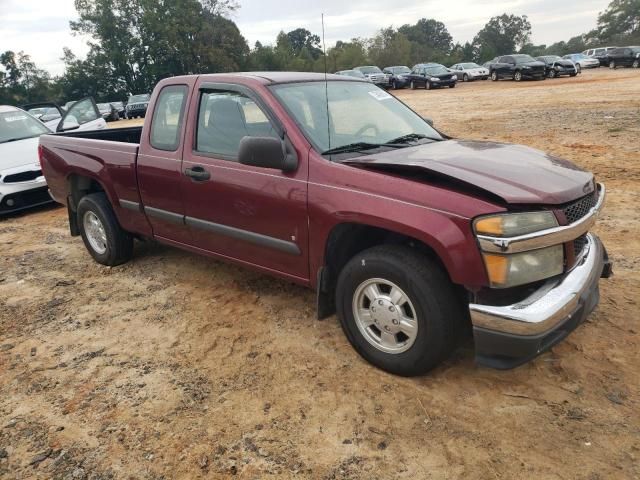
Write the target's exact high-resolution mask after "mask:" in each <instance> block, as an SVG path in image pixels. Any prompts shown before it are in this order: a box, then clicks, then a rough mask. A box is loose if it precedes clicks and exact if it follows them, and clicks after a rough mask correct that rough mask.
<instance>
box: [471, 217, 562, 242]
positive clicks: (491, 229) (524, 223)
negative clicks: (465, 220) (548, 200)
mask: <svg viewBox="0 0 640 480" xmlns="http://www.w3.org/2000/svg"><path fill="white" fill-rule="evenodd" d="M557 226H558V221H557V220H556V217H555V215H554V214H553V212H549V211H544V212H527V213H505V214H500V215H491V216H488V217H480V218H478V219H477V220H476V221H475V222H474V228H475V230H476V233H479V234H480V235H490V236H492V237H516V236H518V235H525V234H527V233H533V232H537V231H540V230H546V229H547V228H553V227H557Z"/></svg>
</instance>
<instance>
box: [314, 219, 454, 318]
mask: <svg viewBox="0 0 640 480" xmlns="http://www.w3.org/2000/svg"><path fill="white" fill-rule="evenodd" d="M385 222H386V225H385V224H384V223H382V222H380V223H378V222H376V221H371V222H367V223H363V222H343V223H338V224H336V225H334V226H333V227H332V228H331V230H330V231H329V233H328V235H327V237H326V241H325V242H324V252H323V260H322V264H321V266H320V267H319V268H318V270H317V273H316V292H317V313H318V318H326V317H328V316H329V315H332V314H333V313H335V308H336V306H335V288H336V284H337V279H338V276H339V275H340V272H341V271H342V268H344V266H345V265H346V264H347V262H348V261H349V260H350V259H351V258H353V257H354V256H355V255H357V254H358V253H360V252H362V251H364V250H366V249H368V248H371V247H375V246H378V245H404V246H409V247H411V248H413V249H415V250H416V251H418V252H420V253H421V254H423V255H425V256H426V257H428V258H430V259H431V260H432V261H434V262H435V263H436V264H437V265H438V266H440V267H441V268H442V270H443V272H445V274H446V275H447V276H448V277H449V279H450V280H451V281H452V282H453V283H455V277H456V271H457V268H458V267H457V266H456V265H455V264H454V263H455V262H453V261H452V259H451V258H450V255H449V251H448V249H447V247H446V246H445V245H444V244H443V243H442V242H441V241H439V239H438V238H436V237H434V236H432V235H430V234H429V233H426V232H424V231H417V230H414V229H413V228H411V227H407V226H398V227H397V228H393V227H390V226H389V225H388V223H389V221H388V220H385ZM460 288H461V289H462V287H460Z"/></svg>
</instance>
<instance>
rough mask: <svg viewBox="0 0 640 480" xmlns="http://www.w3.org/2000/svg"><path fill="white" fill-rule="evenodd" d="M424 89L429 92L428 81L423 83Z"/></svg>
mask: <svg viewBox="0 0 640 480" xmlns="http://www.w3.org/2000/svg"><path fill="white" fill-rule="evenodd" d="M424 88H425V90H431V82H430V81H429V80H427V81H426V82H424Z"/></svg>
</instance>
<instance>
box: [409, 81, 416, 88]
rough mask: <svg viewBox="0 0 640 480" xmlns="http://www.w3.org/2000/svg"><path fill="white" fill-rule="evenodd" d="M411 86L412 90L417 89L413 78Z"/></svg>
mask: <svg viewBox="0 0 640 480" xmlns="http://www.w3.org/2000/svg"><path fill="white" fill-rule="evenodd" d="M410 86H411V90H415V89H416V83H415V82H414V81H413V80H411V85H410Z"/></svg>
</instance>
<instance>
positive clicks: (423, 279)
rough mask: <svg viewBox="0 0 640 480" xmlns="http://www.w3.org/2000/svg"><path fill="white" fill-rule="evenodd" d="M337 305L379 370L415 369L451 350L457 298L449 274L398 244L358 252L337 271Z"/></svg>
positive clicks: (353, 340)
mask: <svg viewBox="0 0 640 480" xmlns="http://www.w3.org/2000/svg"><path fill="white" fill-rule="evenodd" d="M336 305H337V306H338V317H339V319H340V323H341V324H342V328H343V330H344V332H345V334H346V336H347V338H348V339H349V341H350V342H351V344H352V345H353V347H354V348H355V349H356V351H357V352H358V353H359V354H360V355H361V356H362V357H363V358H364V359H366V360H367V361H369V362H371V363H372V364H374V365H376V366H377V367H379V368H382V369H383V370H386V371H388V372H391V373H395V374H398V375H404V376H412V375H419V374H422V373H425V372H427V371H428V370H430V369H432V368H434V367H435V366H437V365H438V364H439V363H440V362H442V361H443V360H444V359H445V358H446V357H447V356H448V355H449V354H450V353H451V351H452V350H453V348H454V345H455V338H456V336H455V328H454V326H455V325H456V322H457V321H459V320H460V318H461V311H462V309H461V303H460V301H459V300H458V299H457V298H456V295H455V293H454V288H453V285H452V284H451V282H450V280H449V278H448V277H447V275H446V274H445V273H444V272H443V271H442V270H441V269H440V267H439V266H438V265H436V264H435V263H434V262H433V261H431V260H430V259H429V258H427V257H426V256H423V255H421V254H419V253H418V252H415V251H414V250H412V249H410V248H408V247H403V246H397V245H393V246H391V245H383V246H379V247H374V248H371V249H368V250H365V251H364V252H361V253H359V254H357V255H356V256H355V257H354V258H353V259H351V260H350V261H349V262H348V263H347V265H346V266H345V267H344V268H343V270H342V272H340V276H339V278H338V285H337V290H336Z"/></svg>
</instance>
